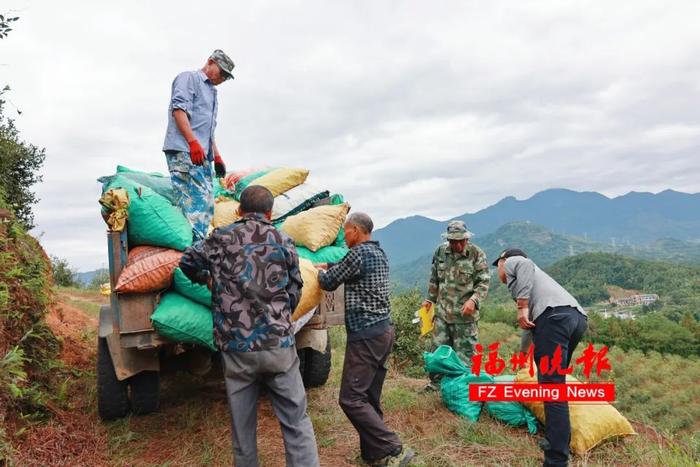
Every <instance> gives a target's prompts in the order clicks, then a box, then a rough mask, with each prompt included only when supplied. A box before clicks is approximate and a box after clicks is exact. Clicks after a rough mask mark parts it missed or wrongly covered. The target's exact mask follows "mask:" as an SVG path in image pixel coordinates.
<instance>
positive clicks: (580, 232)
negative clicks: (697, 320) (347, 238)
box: [375, 189, 700, 265]
mask: <svg viewBox="0 0 700 467" xmlns="http://www.w3.org/2000/svg"><path fill="white" fill-rule="evenodd" d="M455 219H459V220H463V221H465V222H466V224H467V226H468V227H469V229H470V230H471V231H473V232H474V233H475V234H477V237H476V238H475V241H476V242H477V243H478V242H479V241H481V237H482V236H485V235H487V234H490V233H493V232H495V231H496V230H497V229H498V228H499V227H501V226H502V225H504V224H507V223H510V222H516V221H529V222H532V223H533V224H537V225H541V226H543V227H545V228H546V229H547V230H549V231H551V232H555V233H557V234H562V235H570V236H576V237H581V238H583V239H586V240H590V241H593V242H598V243H605V244H610V245H611V246H614V247H615V248H617V247H619V246H620V245H628V246H630V247H632V246H633V245H634V246H638V245H644V244H649V243H650V242H654V241H656V240H658V239H662V238H674V239H679V240H684V241H693V240H699V239H700V193H696V194H688V193H680V192H677V191H672V190H666V191H662V192H661V193H657V194H653V193H637V192H630V193H628V194H626V195H624V196H618V197H616V198H608V197H606V196H604V195H601V194H600V193H594V192H576V191H571V190H565V189H552V190H546V191H542V192H540V193H537V194H536V195H534V196H532V197H531V198H529V199H526V200H522V201H521V200H517V199H515V198H514V197H512V196H510V197H507V198H504V199H502V200H501V201H499V202H498V203H496V204H494V205H493V206H490V207H488V208H485V209H482V210H481V211H478V212H476V213H473V214H464V215H462V216H459V217H456V218H455ZM447 222H448V221H444V222H441V221H436V220H434V219H430V218H427V217H423V216H413V217H408V218H405V219H399V220H397V221H394V222H392V223H391V224H389V225H387V226H386V227H385V228H383V229H379V230H377V231H376V233H375V238H376V239H377V240H379V241H380V242H381V243H382V246H383V247H384V249H385V250H386V252H387V254H388V256H389V260H390V261H391V263H392V265H399V264H403V263H408V262H410V261H412V260H415V259H417V258H419V257H421V256H423V255H426V254H428V253H429V252H431V251H432V250H433V249H434V248H435V246H436V245H437V244H438V243H439V242H440V241H441V240H440V234H441V233H442V232H444V231H445V228H446V226H447Z"/></svg>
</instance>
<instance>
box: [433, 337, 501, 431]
mask: <svg viewBox="0 0 700 467" xmlns="http://www.w3.org/2000/svg"><path fill="white" fill-rule="evenodd" d="M423 359H424V360H425V371H426V372H428V373H439V374H442V375H443V377H442V379H441V380H440V396H441V397H442V402H443V403H444V404H445V406H446V407H447V408H448V409H449V410H450V411H451V412H454V413H456V414H458V415H461V416H462V417H466V418H468V419H469V420H471V421H473V422H475V421H477V420H478V419H479V415H480V414H481V408H482V406H483V403H482V402H476V401H475V402H472V401H470V400H469V384H470V383H492V382H493V378H492V377H491V376H489V375H487V374H484V373H482V374H481V375H480V376H476V375H473V374H471V370H470V368H469V367H467V366H466V365H465V364H464V362H462V360H461V359H460V358H459V357H458V356H457V353H456V352H455V351H454V350H453V349H452V347H450V346H449V345H441V346H440V347H438V348H437V349H435V352H432V353H431V352H424V353H423Z"/></svg>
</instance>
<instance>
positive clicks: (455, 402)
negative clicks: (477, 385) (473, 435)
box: [440, 374, 483, 422]
mask: <svg viewBox="0 0 700 467" xmlns="http://www.w3.org/2000/svg"><path fill="white" fill-rule="evenodd" d="M440 396H441V397H442V402H443V403H444V404H445V407H447V408H448V409H449V410H450V412H454V413H456V414H457V415H460V416H462V417H466V418H468V419H469V420H471V421H472V422H475V421H477V420H478V419H479V415H480V414H481V408H482V406H483V403H482V402H471V401H470V400H469V375H467V374H463V375H461V376H452V377H450V376H445V377H443V378H442V379H441V380H440Z"/></svg>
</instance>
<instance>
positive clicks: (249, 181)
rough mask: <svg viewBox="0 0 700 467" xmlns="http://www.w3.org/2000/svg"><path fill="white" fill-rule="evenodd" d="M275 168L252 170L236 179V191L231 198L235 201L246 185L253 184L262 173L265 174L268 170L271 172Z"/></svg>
mask: <svg viewBox="0 0 700 467" xmlns="http://www.w3.org/2000/svg"><path fill="white" fill-rule="evenodd" d="M273 170H275V169H264V170H260V171H259V172H254V173H252V174H250V175H246V176H245V177H243V178H242V179H240V180H238V183H236V191H235V193H234V194H233V198H234V199H235V200H236V201H240V200H241V194H242V193H243V190H245V189H246V188H248V185H254V183H253V182H254V181H255V180H257V179H258V178H260V177H262V176H263V175H266V174H268V173H270V172H272V171H273Z"/></svg>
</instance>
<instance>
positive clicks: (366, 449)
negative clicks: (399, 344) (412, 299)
mask: <svg viewBox="0 0 700 467" xmlns="http://www.w3.org/2000/svg"><path fill="white" fill-rule="evenodd" d="M372 228H373V223H372V219H370V217H369V216H368V215H367V214H364V213H359V212H358V213H353V214H351V215H350V216H348V218H347V221H346V222H345V242H346V243H347V245H348V246H349V247H350V251H349V252H348V254H347V255H346V256H345V258H343V259H342V260H341V261H340V262H338V263H336V264H332V263H329V264H327V265H319V266H318V267H319V268H320V269H324V268H326V269H327V271H323V270H321V271H319V274H318V281H319V283H320V285H321V288H322V289H324V290H335V289H337V288H338V287H339V286H340V284H343V283H344V284H345V329H346V330H347V333H348V337H347V346H346V348H345V362H344V364H343V376H342V379H341V383H340V401H339V402H340V407H341V408H342V409H343V412H345V415H346V416H347V417H348V418H349V419H350V422H351V423H352V424H353V426H354V427H355V429H356V430H357V432H358V433H359V435H360V454H361V456H362V458H363V459H364V460H365V461H366V462H367V463H369V464H370V465H388V463H389V462H391V463H395V462H398V463H399V464H398V465H408V463H409V462H410V461H411V459H412V458H413V456H414V453H413V451H412V450H410V449H406V450H405V451H404V449H403V445H402V444H401V440H400V439H399V437H398V436H397V435H396V433H394V432H393V431H391V430H389V428H388V427H387V426H386V424H384V419H383V412H382V408H381V405H380V398H381V394H382V386H383V385H384V378H385V376H386V361H387V359H388V358H389V354H390V353H391V349H392V347H393V345H394V337H395V334H394V326H393V324H392V323H391V319H390V312H391V305H390V303H389V261H388V260H387V257H386V254H385V253H384V250H382V249H381V247H380V246H379V243H378V242H374V241H372V239H371V237H372Z"/></svg>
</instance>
